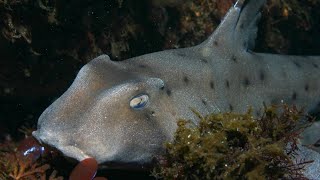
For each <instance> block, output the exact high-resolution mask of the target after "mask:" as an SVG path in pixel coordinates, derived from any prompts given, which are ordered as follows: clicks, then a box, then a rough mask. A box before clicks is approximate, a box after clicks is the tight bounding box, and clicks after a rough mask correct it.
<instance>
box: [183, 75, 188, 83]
mask: <svg viewBox="0 0 320 180" xmlns="http://www.w3.org/2000/svg"><path fill="white" fill-rule="evenodd" d="M183 81H184V82H185V83H186V84H188V83H189V79H188V77H186V76H184V77H183Z"/></svg>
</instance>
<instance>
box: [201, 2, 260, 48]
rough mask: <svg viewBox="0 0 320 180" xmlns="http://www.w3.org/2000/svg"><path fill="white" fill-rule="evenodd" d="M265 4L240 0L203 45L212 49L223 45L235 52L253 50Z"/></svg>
mask: <svg viewBox="0 0 320 180" xmlns="http://www.w3.org/2000/svg"><path fill="white" fill-rule="evenodd" d="M264 3H265V0H238V1H237V2H236V4H235V5H234V6H233V7H231V8H230V10H229V11H228V13H227V15H226V16H225V17H224V19H223V21H222V22H221V23H220V25H219V26H218V28H217V29H216V30H215V31H214V32H213V33H212V35H211V36H210V37H209V38H208V39H207V40H206V41H205V42H204V43H203V44H204V45H205V46H210V47H213V46H215V45H221V46H223V47H225V48H228V49H233V50H248V49H252V48H253V47H254V42H255V39H256V36H257V31H258V28H257V22H258V21H259V19H260V17H261V13H260V8H261V7H262V6H263V4H264Z"/></svg>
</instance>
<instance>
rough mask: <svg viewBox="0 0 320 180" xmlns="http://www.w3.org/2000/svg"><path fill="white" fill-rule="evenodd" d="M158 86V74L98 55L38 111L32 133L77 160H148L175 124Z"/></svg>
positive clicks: (144, 161) (161, 89)
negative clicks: (146, 73)
mask: <svg viewBox="0 0 320 180" xmlns="http://www.w3.org/2000/svg"><path fill="white" fill-rule="evenodd" d="M163 89H164V82H163V80H161V79H159V78H156V77H147V76H143V77H142V76H141V75H140V74H139V75H137V74H135V73H133V72H131V70H130V69H129V68H128V67H126V66H125V65H123V64H121V62H114V61H111V60H110V59H109V57H108V56H107V55H103V56H99V57H98V58H96V59H94V60H92V61H91V62H90V63H88V64H87V65H85V66H84V67H83V68H82V69H81V70H80V72H79V73H78V75H77V77H76V79H75V81H74V82H73V84H72V85H71V87H70V88H69V89H68V90H67V91H66V92H65V93H64V94H63V95H62V96H61V97H60V98H58V99H57V100H56V101H55V102H54V103H53V104H52V105H51V106H49V107H48V108H47V109H46V110H45V111H44V112H43V114H42V115H41V117H40V118H39V121H38V130H37V131H35V132H33V135H34V136H35V137H36V138H37V139H38V140H39V141H41V142H44V143H46V144H49V145H51V146H54V147H56V148H57V149H59V150H61V151H62V152H63V153H64V154H65V155H67V156H69V157H72V158H75V159H77V160H83V159H84V158H86V157H93V158H95V159H97V160H98V162H100V163H102V162H110V163H112V162H117V163H137V162H138V163H147V162H150V161H151V158H152V156H153V155H155V154H159V153H160V152H161V151H162V150H163V142H164V141H166V140H169V139H171V138H172V137H170V134H173V131H174V129H175V127H176V124H175V122H172V120H171V119H172V118H170V117H172V116H173V115H172V114H171V113H170V111H171V109H170V106H168V104H170V102H168V101H169V99H168V98H166V97H167V96H166V95H165V94H166V93H164V92H163V91H164V90H163Z"/></svg>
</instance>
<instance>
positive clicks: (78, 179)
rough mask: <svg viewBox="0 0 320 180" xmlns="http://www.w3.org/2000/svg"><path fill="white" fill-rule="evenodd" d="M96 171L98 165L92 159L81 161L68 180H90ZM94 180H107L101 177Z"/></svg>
mask: <svg viewBox="0 0 320 180" xmlns="http://www.w3.org/2000/svg"><path fill="white" fill-rule="evenodd" d="M97 170H98V163H97V161H96V160H95V159H93V158H87V159H85V160H82V161H81V162H80V163H79V164H78V165H77V166H76V167H75V168H74V169H73V170H72V172H71V174H70V177H69V180H92V179H93V178H94V177H95V175H96V173H97ZM94 180H107V179H106V178H103V177H96V178H94Z"/></svg>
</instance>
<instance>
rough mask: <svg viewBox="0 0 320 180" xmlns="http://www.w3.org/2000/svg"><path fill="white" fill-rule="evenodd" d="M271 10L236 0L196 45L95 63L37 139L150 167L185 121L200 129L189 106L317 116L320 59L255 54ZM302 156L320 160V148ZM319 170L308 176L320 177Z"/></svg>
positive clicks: (49, 112) (52, 111)
mask: <svg viewBox="0 0 320 180" xmlns="http://www.w3.org/2000/svg"><path fill="white" fill-rule="evenodd" d="M264 3H265V0H238V1H237V2H236V3H235V5H234V6H233V7H231V8H230V10H229V11H228V13H227V15H226V16H225V18H224V19H223V21H222V22H221V24H220V25H219V27H218V28H217V29H216V30H215V31H214V32H213V34H212V35H211V36H210V37H209V38H208V39H207V40H206V41H204V42H203V43H201V44H199V45H197V46H194V47H189V48H183V49H173V50H165V51H160V52H155V53H151V54H146V55H142V56H139V57H134V58H131V59H128V60H124V61H120V62H115V61H112V60H110V58H109V56H107V55H101V56H99V57H97V58H95V59H93V60H92V61H91V62H89V63H88V64H86V65H85V66H83V67H82V68H81V70H80V72H79V73H78V75H77V77H76V78H75V80H74V82H73V83H72V85H71V87H70V88H69V89H68V90H67V91H66V92H65V93H64V94H63V95H62V96H61V97H60V98H58V99H57V100H56V101H55V102H53V104H51V105H50V106H49V107H48V108H47V109H46V110H45V111H44V112H43V113H42V115H41V116H40V118H39V121H38V127H37V130H36V131H35V132H33V136H35V137H36V138H37V139H38V140H39V141H40V142H43V143H46V144H49V145H51V146H54V147H56V148H57V149H59V150H60V151H62V152H63V153H64V155H66V156H69V157H72V158H75V159H77V160H79V161H80V160H83V159H84V158H87V157H94V158H95V159H97V161H98V162H99V163H124V164H125V163H138V164H143V163H148V162H150V161H151V159H152V157H153V156H155V155H158V154H161V153H163V151H164V147H163V142H165V141H170V140H172V139H173V136H174V132H175V130H176V128H177V125H176V122H177V120H178V119H181V118H183V119H190V120H191V121H193V122H194V123H197V121H198V117H197V116H196V115H195V114H194V113H193V112H192V111H191V108H193V109H196V110H197V111H198V112H199V113H201V114H204V115H205V114H209V113H220V112H229V111H233V112H239V113H243V112H246V111H247V109H248V108H249V107H252V108H253V111H254V113H255V115H256V116H258V115H260V114H261V113H262V110H263V108H264V105H271V104H279V103H287V104H295V105H297V106H298V107H305V108H306V109H307V110H308V111H310V112H318V110H319V109H320V103H319V102H320V90H319V88H320V78H319V77H320V71H319V70H320V57H316V56H308V57H305V56H304V57H302V56H288V55H277V54H264V53H255V52H252V51H251V50H252V48H253V47H254V41H255V38H256V36H257V30H258V28H257V22H258V20H259V19H260V16H261V14H260V10H259V9H260V8H261V7H262V6H263V4H264ZM319 127H320V126H319V124H317V123H315V124H314V125H313V126H312V127H311V129H312V128H313V129H314V130H315V131H308V132H311V134H310V133H309V135H306V136H309V137H311V138H313V139H312V140H314V142H315V141H316V140H317V138H318V139H319V138H320V133H319V132H320V131H319ZM317 130H318V131H319V132H318V131H317ZM314 132H317V134H315V133H314ZM306 134H308V133H306ZM303 152H304V153H303V154H301V156H304V155H305V154H308V155H307V156H312V157H313V158H316V159H318V160H319V159H320V158H319V153H317V152H316V151H311V150H309V149H307V148H303ZM310 154H311V155H310ZM319 164H320V163H319V161H318V164H317V166H318V167H319ZM316 169H317V167H315V166H314V167H313V168H312V169H309V170H310V172H309V174H311V175H312V174H315V173H316V172H318V174H320V173H319V171H316ZM318 169H320V168H318ZM319 176H320V175H319Z"/></svg>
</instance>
